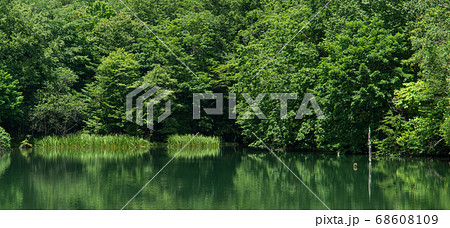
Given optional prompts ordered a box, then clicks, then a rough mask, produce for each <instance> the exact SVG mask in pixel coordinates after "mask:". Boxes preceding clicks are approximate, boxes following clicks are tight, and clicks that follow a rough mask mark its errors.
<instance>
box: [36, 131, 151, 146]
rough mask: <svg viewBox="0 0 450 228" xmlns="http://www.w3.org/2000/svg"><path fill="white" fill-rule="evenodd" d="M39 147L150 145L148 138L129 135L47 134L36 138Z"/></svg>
mask: <svg viewBox="0 0 450 228" xmlns="http://www.w3.org/2000/svg"><path fill="white" fill-rule="evenodd" d="M34 145H35V146H37V147H148V146H150V142H149V141H148V140H145V139H142V138H138V137H134V136H129V135H90V134H70V135H66V136H46V137H44V138H42V139H39V140H36V141H35V142H34Z"/></svg>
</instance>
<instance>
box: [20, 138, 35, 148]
mask: <svg viewBox="0 0 450 228" xmlns="http://www.w3.org/2000/svg"><path fill="white" fill-rule="evenodd" d="M30 137H31V135H27V137H25V139H24V140H22V142H20V146H19V148H21V149H22V148H31V147H33V144H31V143H30V141H29V140H30Z"/></svg>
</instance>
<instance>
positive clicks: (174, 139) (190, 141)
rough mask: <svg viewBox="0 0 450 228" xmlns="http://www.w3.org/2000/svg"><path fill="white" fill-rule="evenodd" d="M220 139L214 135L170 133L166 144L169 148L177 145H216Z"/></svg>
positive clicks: (179, 146)
mask: <svg viewBox="0 0 450 228" xmlns="http://www.w3.org/2000/svg"><path fill="white" fill-rule="evenodd" d="M220 143H221V141H220V139H219V138H218V137H216V136H203V135H197V136H195V137H194V135H192V134H188V135H171V136H169V138H168V139H167V145H168V147H170V148H174V147H178V148H182V147H184V146H186V147H218V146H220Z"/></svg>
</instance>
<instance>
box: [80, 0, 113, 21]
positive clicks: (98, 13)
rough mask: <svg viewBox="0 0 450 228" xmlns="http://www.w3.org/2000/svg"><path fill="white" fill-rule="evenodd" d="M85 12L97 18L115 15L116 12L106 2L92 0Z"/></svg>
mask: <svg viewBox="0 0 450 228" xmlns="http://www.w3.org/2000/svg"><path fill="white" fill-rule="evenodd" d="M86 12H87V13H88V14H90V15H91V16H94V17H97V18H108V19H109V18H110V17H112V16H115V15H116V12H115V11H114V10H113V9H112V7H111V6H109V5H108V4H107V3H106V2H103V1H96V2H94V3H93V4H92V5H91V6H90V7H89V8H88V9H87V10H86Z"/></svg>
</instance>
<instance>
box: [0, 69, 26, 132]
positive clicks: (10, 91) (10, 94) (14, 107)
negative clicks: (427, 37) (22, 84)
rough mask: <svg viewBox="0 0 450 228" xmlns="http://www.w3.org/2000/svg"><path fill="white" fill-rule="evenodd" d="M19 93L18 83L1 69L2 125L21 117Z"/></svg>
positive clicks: (0, 113)
mask: <svg viewBox="0 0 450 228" xmlns="http://www.w3.org/2000/svg"><path fill="white" fill-rule="evenodd" d="M22 98H23V97H22V96H21V93H20V92H19V91H18V81H17V80H13V79H12V77H11V75H9V74H8V73H6V72H4V71H3V70H1V69H0V123H2V124H3V123H5V122H6V123H12V122H13V121H14V120H17V119H18V117H19V116H20V115H21V113H22V112H21V110H20V109H19V108H20V107H19V106H20V104H21V102H22Z"/></svg>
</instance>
